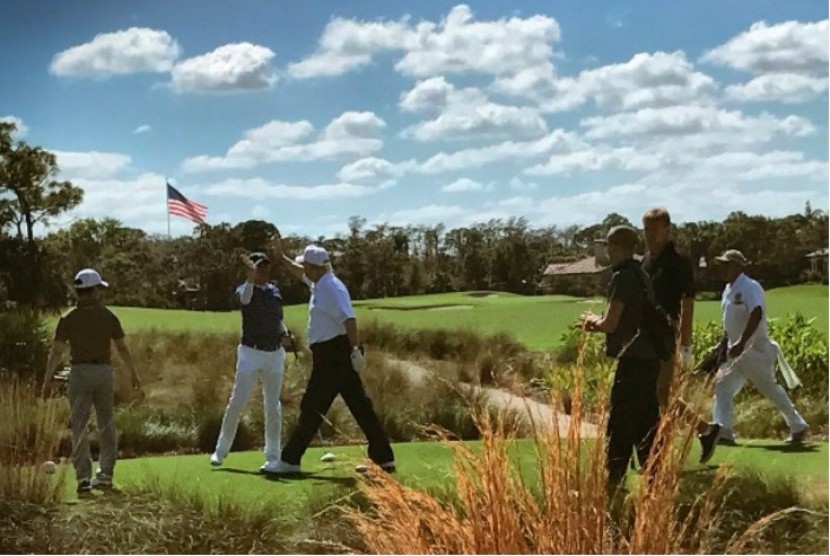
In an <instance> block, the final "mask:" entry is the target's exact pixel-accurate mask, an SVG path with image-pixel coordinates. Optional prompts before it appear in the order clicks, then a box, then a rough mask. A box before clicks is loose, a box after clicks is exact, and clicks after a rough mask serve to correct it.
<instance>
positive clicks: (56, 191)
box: [0, 122, 828, 310]
mask: <svg viewBox="0 0 830 556" xmlns="http://www.w3.org/2000/svg"><path fill="white" fill-rule="evenodd" d="M13 132H14V125H13V124H10V123H2V122H0V269H2V270H0V301H4V300H10V301H14V302H16V303H17V304H22V305H28V306H37V307H41V308H60V307H64V306H66V305H67V303H69V302H70V300H71V279H72V277H73V276H74V273H75V272H76V271H77V270H78V269H80V268H84V267H94V268H97V269H98V270H99V271H100V272H101V273H102V275H103V276H104V278H105V280H108V281H110V282H111V283H112V289H111V292H110V294H109V302H110V303H111V304H114V305H132V306H140V307H159V308H172V307H187V308H193V309H205V310H226V309H231V308H233V307H234V306H235V305H234V300H233V295H232V293H233V291H234V288H235V286H236V285H237V284H238V283H239V282H240V281H242V280H243V279H244V273H243V271H242V269H241V267H240V265H239V262H238V254H239V253H240V252H242V251H243V250H246V251H252V250H261V249H264V248H265V247H266V246H267V245H268V243H269V241H270V239H271V238H272V237H274V234H275V233H276V231H277V230H276V227H275V226H274V225H273V224H271V223H269V222H264V221H261V220H248V221H246V222H241V223H239V224H235V225H231V224H228V223H221V224H217V225H207V224H205V225H198V226H195V227H194V229H193V233H192V234H191V235H190V236H186V237H178V238H167V237H166V236H161V235H154V234H148V233H146V232H144V231H142V230H140V229H136V228H131V227H128V226H124V225H123V224H122V223H121V222H119V221H118V220H115V219H112V218H103V219H81V220H77V221H75V222H73V223H72V224H71V225H69V226H67V227H65V228H62V229H59V230H55V231H51V232H50V233H48V234H46V235H38V234H37V233H36V232H37V229H38V228H37V226H38V225H39V224H41V225H48V224H49V223H50V222H52V221H53V219H54V217H56V216H58V215H59V214H62V213H64V212H66V211H68V210H71V209H72V208H74V207H76V206H78V205H79V204H80V203H81V201H82V199H83V191H82V189H81V188H79V187H77V186H74V185H73V184H71V183H70V182H67V181H60V180H58V179H57V178H56V176H58V175H59V169H58V167H57V163H56V161H55V157H54V155H53V154H51V153H50V152H48V151H45V150H44V149H42V148H40V147H31V146H29V145H27V144H26V143H25V142H22V141H17V142H14V141H12V138H11V134H12V133H13ZM648 207H649V203H648V199H647V198H644V200H643V211H645V210H646V209H647V208H648ZM667 208H668V209H669V210H670V211H671V208H672V207H667ZM617 224H632V223H631V222H629V221H628V220H627V219H626V218H625V217H623V216H621V215H619V214H616V213H612V214H609V215H608V216H607V217H606V218H605V219H603V221H602V222H597V223H595V224H592V225H590V226H575V225H574V226H567V227H558V226H549V227H544V228H534V227H531V226H530V225H529V223H528V221H527V220H526V219H524V218H509V219H507V220H490V221H487V222H481V223H478V224H474V225H471V226H464V227H457V228H447V227H446V226H444V225H443V224H438V225H433V226H425V225H408V226H397V225H390V224H387V223H383V224H373V225H368V224H367V221H366V220H365V219H363V218H360V217H356V216H355V217H352V218H350V219H349V220H348V232H347V233H345V234H338V235H336V236H334V237H328V238H327V237H302V236H290V237H284V238H283V241H284V245H285V247H286V250H287V251H288V252H293V253H300V252H301V251H302V249H303V247H304V246H305V245H307V244H308V243H317V244H320V245H322V246H324V247H326V249H328V251H329V253H330V254H331V255H332V262H333V265H334V268H335V272H336V273H337V274H338V276H340V277H341V279H343V281H344V282H345V283H346V284H348V286H349V289H350V291H351V293H352V296H353V297H354V298H356V299H365V298H378V297H395V296H403V295H414V294H425V293H442V292H452V291H471V290H498V291H507V292H513V293H521V294H527V295H534V294H539V293H542V292H543V291H544V287H543V272H544V269H545V268H546V266H547V265H548V264H551V263H553V262H567V261H575V260H579V259H581V258H584V257H587V256H590V255H592V254H593V243H594V240H595V239H596V238H598V237H603V236H604V234H605V232H606V231H607V230H608V229H609V228H610V227H611V226H614V225H617ZM636 224H639V222H637V223H636ZM827 237H828V215H827V212H825V211H822V210H815V209H813V208H812V207H811V206H810V204H809V203H807V204H806V206H805V209H804V211H803V212H802V213H798V214H792V215H789V216H786V217H783V218H770V217H765V216H761V215H749V214H745V213H743V212H735V213H732V214H730V215H729V216H728V217H727V218H726V219H725V220H724V221H722V222H715V221H703V222H690V223H683V224H680V225H678V226H676V229H675V241H676V243H677V245H678V247H679V248H680V250H681V251H684V252H686V253H687V254H688V255H689V256H690V257H691V258H692V260H693V261H698V260H700V259H701V257H702V258H704V259H705V260H710V259H711V258H712V257H714V256H716V255H717V254H719V253H720V252H722V251H723V250H725V249H727V248H738V249H741V250H742V251H743V252H744V254H745V255H746V256H747V257H748V258H749V259H750V260H751V261H753V268H752V274H753V276H755V277H756V278H758V279H759V280H761V281H762V282H763V283H764V285H765V286H766V287H775V286H780V285H788V284H794V283H801V282H805V281H810V280H816V279H818V277H817V276H812V275H811V274H810V262H809V260H808V259H807V258H806V255H807V254H808V253H810V252H812V251H815V250H818V249H821V248H824V247H826V246H827ZM274 269H275V272H274V275H275V279H276V280H277V281H278V283H279V285H280V287H281V289H282V291H283V296H284V298H285V300H286V302H287V303H299V302H303V301H305V300H307V298H308V293H307V291H306V288H305V286H304V285H303V284H301V283H298V282H296V281H294V280H290V279H289V277H288V276H287V274H285V273H284V272H283V269H282V268H281V266H280V265H275V267H274ZM702 280H703V281H704V282H705V283H702V284H700V288H701V289H715V288H716V287H717V284H716V283H714V282H711V281H710V280H708V279H707V278H706V275H705V274H704V278H702Z"/></svg>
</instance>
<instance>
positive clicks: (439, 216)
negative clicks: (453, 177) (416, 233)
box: [377, 204, 474, 225]
mask: <svg viewBox="0 0 830 556" xmlns="http://www.w3.org/2000/svg"><path fill="white" fill-rule="evenodd" d="M470 214H474V211H470V210H469V209H465V208H463V207H460V206H458V205H435V204H431V205H426V206H423V207H419V208H414V209H405V210H398V211H394V212H392V213H389V214H387V213H381V214H380V215H379V216H378V218H377V220H381V221H387V222H395V223H397V224H399V225H400V224H438V223H445V224H447V223H449V222H451V221H453V220H457V219H459V218H460V217H464V216H469V215H470Z"/></svg>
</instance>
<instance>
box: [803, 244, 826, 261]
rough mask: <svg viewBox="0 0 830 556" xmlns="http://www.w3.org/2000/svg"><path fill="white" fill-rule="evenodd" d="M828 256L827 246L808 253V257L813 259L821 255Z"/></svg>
mask: <svg viewBox="0 0 830 556" xmlns="http://www.w3.org/2000/svg"><path fill="white" fill-rule="evenodd" d="M826 256H827V247H825V248H824V249H819V250H818V251H813V252H812V253H809V254H808V255H807V258H808V259H812V258H820V257H826Z"/></svg>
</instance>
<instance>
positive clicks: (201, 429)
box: [196, 411, 261, 453]
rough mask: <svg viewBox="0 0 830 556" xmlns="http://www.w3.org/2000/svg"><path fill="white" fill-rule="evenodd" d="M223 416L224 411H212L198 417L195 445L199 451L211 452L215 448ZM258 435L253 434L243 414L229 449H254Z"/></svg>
mask: <svg viewBox="0 0 830 556" xmlns="http://www.w3.org/2000/svg"><path fill="white" fill-rule="evenodd" d="M223 417H224V411H214V412H207V413H205V414H203V415H202V416H201V418H200V419H199V422H198V424H197V433H196V434H197V445H196V447H197V448H198V450H199V451H200V452H203V453H211V452H213V450H214V449H215V448H216V439H217V438H219V430H220V429H221V428H222V418H223ZM260 436H261V434H260V435H257V434H254V432H253V431H252V430H251V428H250V426H249V425H248V423H247V421H246V419H245V416H244V415H243V416H242V418H241V419H240V420H239V427H238V428H237V429H236V436H235V437H234V439H233V445H232V446H231V451H232V452H241V451H245V450H252V449H254V448H255V447H256V446H257V442H258V439H259V438H260Z"/></svg>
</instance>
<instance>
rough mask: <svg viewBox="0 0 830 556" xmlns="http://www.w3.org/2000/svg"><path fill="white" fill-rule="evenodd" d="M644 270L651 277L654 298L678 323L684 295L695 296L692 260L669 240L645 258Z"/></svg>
mask: <svg viewBox="0 0 830 556" xmlns="http://www.w3.org/2000/svg"><path fill="white" fill-rule="evenodd" d="M643 270H645V271H646V274H648V275H649V277H650V278H651V285H652V287H653V288H654V298H655V300H656V301H657V304H658V305H661V306H662V307H663V309H665V311H666V313H668V315H669V316H670V317H671V318H672V320H673V321H674V322H675V323H676V322H677V321H678V320H679V319H680V304H681V301H682V300H683V298H684V297H694V296H695V285H694V273H693V271H692V261H691V260H690V259H689V258H688V257H686V256H684V255H681V254H680V253H678V252H677V250H676V249H675V247H674V243H672V242H669V244H668V245H666V247H664V248H663V250H662V251H660V254H659V255H657V256H656V257H654V256H653V255H652V254H651V253H648V254H646V257H645V258H644V259H643Z"/></svg>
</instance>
